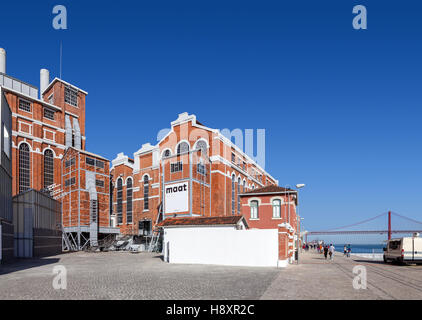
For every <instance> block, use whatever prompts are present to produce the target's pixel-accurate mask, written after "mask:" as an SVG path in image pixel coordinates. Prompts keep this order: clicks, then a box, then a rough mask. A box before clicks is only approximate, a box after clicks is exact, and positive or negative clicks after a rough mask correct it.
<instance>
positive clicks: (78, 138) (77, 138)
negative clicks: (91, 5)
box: [73, 118, 81, 149]
mask: <svg viewBox="0 0 422 320" xmlns="http://www.w3.org/2000/svg"><path fill="white" fill-rule="evenodd" d="M73 130H75V148H76V149H81V129H80V128H79V122H78V119H76V118H73Z"/></svg>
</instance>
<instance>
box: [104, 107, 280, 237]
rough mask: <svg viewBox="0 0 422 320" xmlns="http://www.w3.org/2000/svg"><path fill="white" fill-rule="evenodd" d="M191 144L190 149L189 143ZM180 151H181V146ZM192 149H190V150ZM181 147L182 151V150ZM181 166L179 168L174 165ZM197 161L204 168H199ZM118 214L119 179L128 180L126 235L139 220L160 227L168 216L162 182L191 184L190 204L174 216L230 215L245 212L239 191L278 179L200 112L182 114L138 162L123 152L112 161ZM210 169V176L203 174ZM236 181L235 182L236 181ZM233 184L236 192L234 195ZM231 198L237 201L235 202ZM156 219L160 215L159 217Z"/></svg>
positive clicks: (137, 156) (145, 149) (141, 152)
mask: <svg viewBox="0 0 422 320" xmlns="http://www.w3.org/2000/svg"><path fill="white" fill-rule="evenodd" d="M185 146H187V148H186V147H185ZM178 149H180V150H178ZM187 150H189V152H185V151H187ZM178 151H180V152H179V153H178ZM177 163H179V164H180V168H179V169H180V170H176V171H175V170H172V166H174V165H176V164H177ZM198 163H199V164H200V165H201V167H198ZM111 173H112V176H113V178H112V179H113V180H112V181H113V185H114V190H113V200H112V201H113V216H116V215H117V201H116V199H117V190H116V185H117V182H118V179H122V180H123V187H122V188H123V190H122V193H123V207H122V210H121V214H122V216H123V219H122V220H123V222H122V223H121V224H119V227H120V229H121V230H122V232H124V233H130V232H132V231H134V233H136V232H137V225H138V221H139V220H143V219H150V220H151V221H152V223H153V225H155V223H156V221H158V220H161V219H162V218H163V217H162V216H160V217H158V215H159V210H160V208H161V206H160V204H161V205H162V206H163V207H162V208H163V210H164V211H165V210H166V205H165V202H163V186H166V185H168V184H172V183H176V182H180V181H188V182H189V199H188V201H189V208H188V210H187V211H180V212H176V213H171V214H169V213H167V214H166V212H164V218H166V217H170V216H174V215H176V216H228V215H236V214H240V213H242V206H241V203H240V194H241V193H243V192H246V191H250V190H253V189H255V188H259V187H263V186H266V185H277V181H276V180H275V179H274V178H273V177H272V176H271V175H269V174H268V173H267V172H266V171H265V170H264V169H263V168H261V167H260V166H259V165H257V164H256V163H255V161H253V160H252V159H251V158H250V157H249V156H247V155H246V154H245V153H244V152H243V151H242V150H240V149H239V148H238V147H236V146H235V145H234V144H233V143H232V142H231V141H230V140H229V139H227V138H226V137H224V136H223V135H222V134H221V133H220V132H219V130H216V129H211V128H208V127H205V126H204V125H202V124H201V123H199V122H198V121H197V120H196V116H195V115H189V114H187V113H182V114H180V115H179V117H178V119H177V120H175V121H173V122H172V123H171V130H170V131H169V133H168V134H167V135H166V136H165V137H164V138H163V139H162V140H161V141H160V142H158V143H157V145H151V144H149V143H147V144H144V145H142V148H141V149H140V150H138V151H137V152H135V153H134V156H133V160H131V159H129V157H127V156H125V155H123V154H122V153H120V154H119V155H118V156H117V158H116V159H114V160H113V161H112V169H111ZM204 173H205V174H204ZM146 175H147V176H148V179H149V192H148V203H149V208H148V209H145V207H144V205H145V197H144V190H145V188H144V184H145V183H144V177H145V176H146ZM128 177H132V178H133V182H134V187H133V210H134V212H133V217H134V218H133V222H132V223H130V224H128V223H126V222H125V221H126V220H125V215H126V212H125V201H126V200H125V194H126V188H125V182H126V180H127V178H128ZM233 180H234V184H233V183H232V182H233ZM232 186H234V193H232V189H233V188H232ZM232 197H233V199H234V201H232ZM157 217H158V218H159V219H158V220H157Z"/></svg>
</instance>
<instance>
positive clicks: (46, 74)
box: [40, 69, 50, 98]
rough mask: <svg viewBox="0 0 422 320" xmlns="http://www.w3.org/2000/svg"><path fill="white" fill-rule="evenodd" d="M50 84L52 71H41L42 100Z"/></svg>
mask: <svg viewBox="0 0 422 320" xmlns="http://www.w3.org/2000/svg"><path fill="white" fill-rule="evenodd" d="M49 84H50V71H48V70H47V69H41V70H40V98H42V94H43V92H44V90H45V89H47V87H48V85H49Z"/></svg>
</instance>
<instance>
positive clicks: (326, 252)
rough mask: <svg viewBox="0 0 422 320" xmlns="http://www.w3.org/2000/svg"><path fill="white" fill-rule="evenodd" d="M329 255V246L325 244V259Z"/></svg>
mask: <svg viewBox="0 0 422 320" xmlns="http://www.w3.org/2000/svg"><path fill="white" fill-rule="evenodd" d="M327 255H328V246H324V257H325V260H327Z"/></svg>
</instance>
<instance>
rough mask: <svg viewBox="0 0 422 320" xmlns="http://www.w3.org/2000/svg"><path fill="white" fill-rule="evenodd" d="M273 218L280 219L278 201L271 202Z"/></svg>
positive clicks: (279, 204)
mask: <svg viewBox="0 0 422 320" xmlns="http://www.w3.org/2000/svg"><path fill="white" fill-rule="evenodd" d="M273 218H281V201H280V199H274V200H273Z"/></svg>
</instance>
